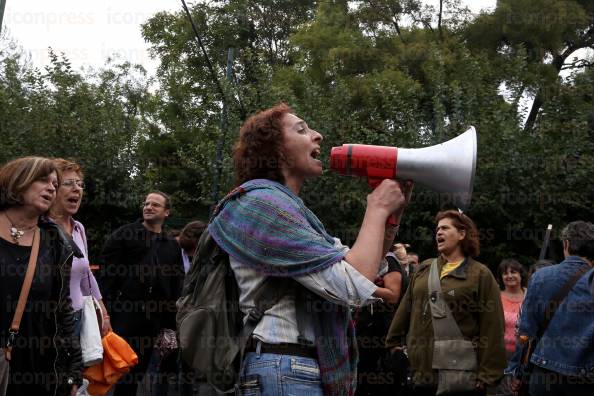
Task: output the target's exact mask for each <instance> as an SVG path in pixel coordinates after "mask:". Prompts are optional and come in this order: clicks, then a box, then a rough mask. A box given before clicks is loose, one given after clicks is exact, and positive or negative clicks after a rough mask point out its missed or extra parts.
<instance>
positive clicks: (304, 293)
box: [295, 282, 314, 346]
mask: <svg viewBox="0 0 594 396" xmlns="http://www.w3.org/2000/svg"><path fill="white" fill-rule="evenodd" d="M308 293H309V291H308V290H307V289H306V288H305V287H304V286H303V285H301V284H299V283H298V282H295V314H296V316H297V332H298V336H297V343H298V344H300V345H304V346H313V345H314V343H313V342H312V341H310V340H308V339H307V338H305V324H306V323H308V321H311V316H309V315H308V314H307V303H308V302H309V301H310V300H309V298H308Z"/></svg>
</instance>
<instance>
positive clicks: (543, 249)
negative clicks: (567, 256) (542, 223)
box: [538, 224, 553, 260]
mask: <svg viewBox="0 0 594 396" xmlns="http://www.w3.org/2000/svg"><path fill="white" fill-rule="evenodd" d="M552 229H553V225H552V224H549V225H548V226H547V231H546V232H545V236H544V240H543V241H542V246H541V247H540V254H539V255H538V259H539V260H544V259H545V258H546V257H547V249H548V248H549V241H550V239H551V230H552Z"/></svg>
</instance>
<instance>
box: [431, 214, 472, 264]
mask: <svg viewBox="0 0 594 396" xmlns="http://www.w3.org/2000/svg"><path fill="white" fill-rule="evenodd" d="M445 218H447V219H451V220H452V224H453V225H454V227H456V228H457V229H458V230H460V231H461V230H464V231H466V235H465V236H464V239H463V240H462V241H460V246H461V248H462V253H464V255H465V256H470V257H477V256H478V255H479V254H480V253H481V244H480V240H479V233H478V230H477V228H476V225H475V224H474V221H472V219H471V218H470V217H468V216H466V215H465V214H464V213H462V212H460V211H457V210H444V211H441V212H439V213H437V215H436V216H435V222H436V223H439V221H440V220H442V219H445Z"/></svg>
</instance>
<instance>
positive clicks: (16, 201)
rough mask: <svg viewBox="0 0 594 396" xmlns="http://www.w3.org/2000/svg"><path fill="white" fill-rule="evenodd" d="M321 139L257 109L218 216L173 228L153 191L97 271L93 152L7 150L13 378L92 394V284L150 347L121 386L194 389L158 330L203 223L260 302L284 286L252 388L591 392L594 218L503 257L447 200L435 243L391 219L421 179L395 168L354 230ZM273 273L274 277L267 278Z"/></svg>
mask: <svg viewBox="0 0 594 396" xmlns="http://www.w3.org/2000/svg"><path fill="white" fill-rule="evenodd" d="M322 140H323V136H322V135H321V134H320V133H319V132H317V131H315V130H313V129H311V128H310V127H309V126H308V125H307V123H306V122H305V121H304V120H303V119H301V118H299V117H298V116H297V115H296V114H295V113H294V111H293V110H292V109H291V108H290V107H288V106H287V105H285V104H280V105H277V106H274V107H272V108H270V109H267V110H264V111H262V112H259V113H257V114H255V115H253V116H252V117H250V118H249V119H248V120H247V121H246V122H245V123H244V124H243V126H242V127H241V130H240V135H239V138H238V142H237V144H236V146H235V149H234V154H233V160H234V165H235V174H236V186H237V188H235V189H234V190H233V192H232V193H230V194H229V195H228V196H226V197H225V198H224V199H223V200H222V201H221V202H220V203H219V205H218V208H217V210H216V211H215V214H214V215H213V218H212V219H211V221H210V223H209V224H208V225H206V224H205V223H202V222H200V221H194V222H191V223H189V224H187V225H186V227H185V228H184V229H183V230H181V231H180V232H177V233H173V232H167V231H166V230H165V228H164V224H165V221H166V220H167V218H168V217H169V216H170V214H171V210H172V202H171V199H170V197H169V196H168V195H167V194H166V193H164V192H161V191H157V190H154V191H150V192H149V193H148V194H147V195H146V198H145V201H144V204H143V209H142V218H141V219H139V220H137V221H135V222H133V223H129V224H125V225H123V226H121V227H119V228H118V229H116V230H115V231H113V232H112V233H111V235H110V236H109V237H108V238H107V241H106V242H105V244H104V246H103V248H102V250H101V255H100V256H99V257H98V261H99V262H100V264H101V270H100V271H99V273H98V274H93V272H92V271H91V269H90V267H89V248H88V246H87V239H86V235H85V228H84V226H83V224H81V223H80V222H79V221H77V220H75V217H76V215H77V213H78V211H79V209H80V205H81V202H82V198H83V193H84V188H85V182H84V173H83V170H82V169H81V167H80V166H79V165H78V164H77V163H76V162H73V161H69V160H65V159H61V158H57V159H49V158H42V157H24V158H18V159H15V160H13V161H10V162H8V163H6V164H4V165H3V166H2V168H0V190H1V191H0V192H1V197H0V266H1V273H0V285H1V286H0V290H1V292H0V307H2V308H1V309H0V326H1V327H0V341H1V343H2V346H3V348H2V350H1V352H0V353H1V354H2V356H0V359H2V362H7V363H6V364H3V365H0V368H1V369H0V394H2V395H4V394H7V395H55V394H58V395H75V394H77V392H79V394H80V389H79V388H80V387H81V386H83V384H84V382H83V375H82V373H83V364H82V359H81V350H80V331H81V330H80V328H81V315H82V301H83V297H84V296H89V295H92V296H93V297H94V298H95V299H96V300H97V301H98V303H99V305H100V307H101V313H102V315H101V316H102V318H101V319H102V320H101V321H100V323H101V329H100V331H101V333H102V334H103V335H105V334H107V333H108V332H110V331H113V332H115V333H116V334H118V335H120V336H121V337H123V338H124V339H125V340H126V341H127V342H128V344H129V345H130V346H131V347H132V348H133V350H134V351H135V352H136V354H137V356H138V364H137V365H135V366H134V368H133V369H132V370H131V371H130V372H129V373H128V374H126V375H125V376H124V377H123V378H122V379H121V381H119V382H118V383H117V385H116V386H115V389H114V395H116V396H120V395H136V394H137V392H138V386H139V384H140V383H143V381H144V380H145V375H146V373H147V371H149V372H150V371H151V370H155V371H156V376H155V377H156V380H155V381H154V382H155V383H154V384H153V385H152V390H151V391H154V393H155V394H157V395H167V393H168V385H169V384H170V383H171V382H177V379H179V378H183V379H185V380H184V381H181V382H182V384H181V385H180V393H182V394H184V395H192V394H196V390H195V388H194V385H196V384H195V381H201V380H203V377H201V376H200V375H198V376H194V375H193V374H194V373H193V370H192V368H191V367H189V366H188V365H187V364H185V362H183V361H180V359H179V354H177V353H169V354H163V353H161V352H162V351H160V348H161V346H162V345H163V344H164V343H165V342H164V341H163V340H165V339H167V337H169V336H170V334H171V332H172V331H174V330H175V328H176V322H175V319H176V318H175V315H176V311H177V307H176V302H177V301H178V298H179V297H180V294H181V292H182V285H183V280H184V274H185V273H187V272H188V271H189V269H190V267H191V265H192V262H193V257H194V256H195V254H196V251H197V248H198V247H199V239H200V236H201V235H202V234H203V233H205V232H208V233H209V234H210V236H212V238H213V239H214V240H215V241H216V244H217V245H218V246H219V247H220V248H221V249H222V250H223V251H224V252H226V253H227V254H228V255H229V264H230V267H231V269H232V271H233V274H234V278H235V280H236V282H237V285H238V290H239V306H240V308H241V311H242V312H243V313H244V314H245V315H246V317H247V316H248V315H249V314H250V313H251V312H252V311H253V310H254V309H256V308H257V307H256V305H257V304H256V302H255V296H254V291H255V290H258V289H260V288H262V287H269V288H274V287H277V288H281V287H282V289H279V290H277V294H279V297H278V299H277V300H275V303H274V304H273V305H272V306H271V307H269V308H268V309H266V310H265V312H262V315H261V318H260V319H259V321H258V323H257V325H256V326H255V329H254V331H253V332H252V333H251V334H250V339H249V341H248V342H247V344H246V345H247V346H246V350H245V353H244V354H243V361H242V362H241V369H240V373H239V382H238V384H237V393H238V394H245V395H255V394H258V395H266V396H268V395H270V396H272V395H308V396H313V395H332V396H334V395H345V396H346V395H355V394H356V395H361V396H363V395H384V394H386V395H387V394H390V395H405V394H414V395H436V394H438V395H486V394H500V395H515V394H518V393H521V392H523V391H524V390H525V389H526V388H527V389H528V391H529V392H530V394H531V395H546V394H571V395H572V396H578V395H591V394H593V391H594V270H593V269H592V267H593V266H594V225H592V224H591V223H589V222H585V221H573V222H570V223H569V224H568V225H567V226H566V227H565V228H564V230H563V232H562V234H561V239H562V241H563V248H564V255H565V260H564V261H562V262H561V263H559V264H553V263H551V262H539V263H537V264H535V266H534V267H535V268H534V269H531V271H527V270H526V269H525V267H524V266H523V265H522V264H521V263H520V262H519V261H517V260H515V259H512V258H510V259H506V260H503V261H502V262H501V264H500V265H499V268H498V271H497V274H496V275H494V274H493V273H492V272H491V271H490V270H489V268H488V267H487V266H485V265H484V264H482V263H480V262H478V261H477V260H476V257H478V256H479V254H480V241H479V237H478V235H479V233H478V231H477V227H476V225H475V223H474V222H473V220H472V219H471V218H470V217H469V216H468V215H466V214H465V213H462V212H461V211H459V210H444V211H441V212H439V213H437V215H436V217H435V243H436V254H435V257H434V258H427V259H425V260H422V261H421V260H420V259H419V255H418V254H417V253H413V252H412V251H411V250H410V246H409V245H407V244H405V243H403V242H400V241H398V242H397V241H396V240H397V238H398V237H397V234H398V226H397V225H396V226H394V225H391V224H390V223H389V222H388V221H387V220H388V218H389V217H390V216H394V218H395V219H396V224H399V223H400V220H401V218H402V216H403V214H404V211H405V208H406V206H407V204H408V203H409V201H410V199H411V194H412V182H411V181H394V180H384V181H383V182H382V183H381V184H380V185H379V186H378V187H377V188H376V189H374V190H373V192H371V193H370V194H369V195H368V196H367V207H366V211H365V215H364V218H363V221H362V223H361V226H360V230H359V233H358V236H357V238H356V240H355V242H354V244H353V245H352V246H350V247H349V246H346V245H344V244H343V243H342V242H341V241H340V240H339V239H337V238H334V237H332V236H331V235H329V234H328V232H327V231H326V230H325V228H324V226H323V224H322V223H321V222H320V220H319V219H318V218H317V217H316V215H315V214H314V213H313V212H312V211H311V210H309V209H308V208H307V206H306V205H305V204H304V202H303V201H302V200H301V198H300V197H299V194H300V192H301V189H302V187H303V184H304V183H305V181H306V180H307V179H311V178H315V177H318V176H320V175H321V174H322V163H321V161H320V160H319V156H320V150H321V142H322ZM395 242H396V243H395ZM37 250H38V253H37ZM36 256H37V258H36V259H35V257H36ZM31 262H34V263H35V265H34V266H33V273H32V282H31V288H30V292H29V293H28V298H27V299H26V301H25V302H24V304H25V305H24V309H20V311H21V312H20V313H19V305H20V304H18V303H17V302H18V300H19V296H20V295H21V293H22V285H23V284H24V283H26V282H24V279H25V278H26V274H27V272H28V270H29V269H31ZM95 275H97V279H96V277H95ZM271 277H272V278H275V279H277V280H278V283H277V285H276V286H275V282H270V283H268V282H266V280H267V279H269V278H271ZM287 285H290V286H289V287H287ZM312 307H318V309H313V308H312ZM21 315H22V318H20V319H19V320H16V321H15V318H18V317H19V316H21ZM246 320H247V319H246ZM15 322H17V323H15ZM5 346H6V348H4V347H5ZM529 347H531V348H529ZM528 350H530V352H531V355H526V352H527V351H528ZM526 356H528V358H526ZM527 359H528V360H529V361H527ZM155 360H156V361H157V364H156V368H153V365H151V362H154V361H155ZM529 363H531V364H529ZM527 373H529V374H530V376H529V380H526V378H527V377H526V374H527ZM198 374H200V373H198ZM551 392H552V393H551Z"/></svg>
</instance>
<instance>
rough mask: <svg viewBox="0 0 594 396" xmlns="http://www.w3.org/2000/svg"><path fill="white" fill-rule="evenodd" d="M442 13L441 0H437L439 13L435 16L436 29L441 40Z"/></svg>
mask: <svg viewBox="0 0 594 396" xmlns="http://www.w3.org/2000/svg"><path fill="white" fill-rule="evenodd" d="M442 13H443V0H439V15H438V17H437V30H438V31H439V40H443V31H442V30H441V16H442Z"/></svg>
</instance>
